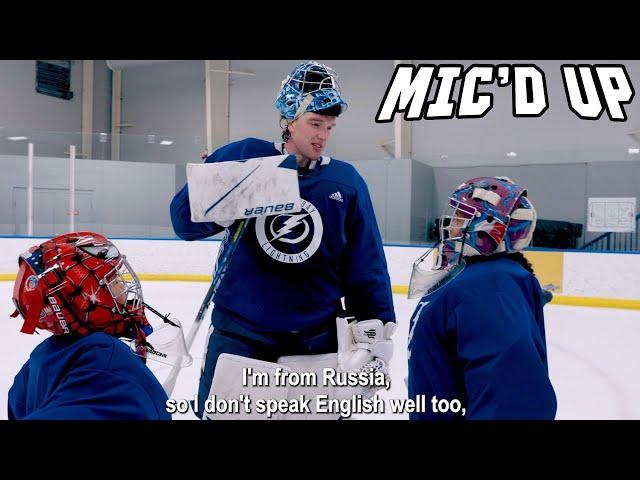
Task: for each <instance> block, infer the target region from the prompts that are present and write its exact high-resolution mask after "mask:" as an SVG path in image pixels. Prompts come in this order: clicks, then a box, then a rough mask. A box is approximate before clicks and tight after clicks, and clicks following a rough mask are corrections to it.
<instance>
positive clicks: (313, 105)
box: [275, 62, 347, 121]
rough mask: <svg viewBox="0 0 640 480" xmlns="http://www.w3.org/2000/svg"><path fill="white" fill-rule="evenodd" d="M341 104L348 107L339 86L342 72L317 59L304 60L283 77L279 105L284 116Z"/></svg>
mask: <svg viewBox="0 0 640 480" xmlns="http://www.w3.org/2000/svg"><path fill="white" fill-rule="evenodd" d="M336 105H339V106H340V113H343V112H344V111H345V110H346V109H347V103H346V102H345V101H344V100H342V95H341V93H340V87H339V86H338V74H337V73H336V72H335V71H334V70H333V69H331V68H329V67H327V66H326V65H323V64H321V63H317V62H305V63H301V64H300V65H298V66H297V67H296V69H295V70H294V71H293V72H292V73H291V74H290V75H288V76H287V78H285V79H284V80H283V81H282V86H281V88H280V92H279V93H278V96H277V98H276V103H275V106H276V108H277V109H278V112H280V115H282V116H283V117H284V118H286V119H287V120H289V121H294V120H296V119H297V118H298V117H300V116H301V115H302V114H304V113H306V112H319V111H321V110H326V109H328V108H331V107H334V106H336Z"/></svg>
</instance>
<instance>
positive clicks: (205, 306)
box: [162, 218, 249, 397]
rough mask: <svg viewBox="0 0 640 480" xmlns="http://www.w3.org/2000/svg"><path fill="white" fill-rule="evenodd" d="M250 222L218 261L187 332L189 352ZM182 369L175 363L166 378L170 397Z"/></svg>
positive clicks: (243, 224)
mask: <svg viewBox="0 0 640 480" xmlns="http://www.w3.org/2000/svg"><path fill="white" fill-rule="evenodd" d="M248 223H249V219H248V218H245V219H243V220H242V221H241V222H240V225H238V228H237V229H236V232H235V233H234V235H233V238H232V239H231V244H230V245H229V247H228V250H227V251H226V252H225V253H224V255H223V257H222V258H220V262H219V263H218V268H216V271H215V274H214V275H213V280H212V281H211V285H209V290H207V294H206V295H205V297H204V300H203V301H202V305H200V310H198V314H197V315H196V319H195V320H194V322H193V325H191V329H190V330H189V333H188V334H187V338H186V340H185V343H186V345H187V352H190V351H191V347H192V345H193V342H194V341H195V339H196V335H197V334H198V331H199V330H200V325H202V320H204V317H205V315H206V314H207V311H208V310H209V305H210V304H211V300H212V299H213V296H214V295H215V294H216V291H217V290H218V286H219V285H220V283H221V281H222V277H224V274H225V272H226V271H227V267H228V266H229V263H230V262H231V257H232V256H233V253H234V252H235V251H236V248H237V246H238V243H240V239H241V238H242V235H243V234H244V231H245V229H246V228H247V224H248ZM180 370H181V367H180V366H179V365H174V366H173V367H172V368H171V372H169V376H168V377H167V378H166V380H165V381H164V383H163V384H162V388H164V391H165V392H166V393H167V396H169V397H171V394H172V393H173V389H174V388H175V386H176V381H177V380H178V375H179V374H180Z"/></svg>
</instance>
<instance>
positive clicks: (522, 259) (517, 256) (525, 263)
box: [464, 252, 535, 275]
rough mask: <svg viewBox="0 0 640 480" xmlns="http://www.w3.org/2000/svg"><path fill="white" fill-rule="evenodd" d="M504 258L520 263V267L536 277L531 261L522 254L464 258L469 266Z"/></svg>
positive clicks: (498, 254) (497, 254) (496, 254)
mask: <svg viewBox="0 0 640 480" xmlns="http://www.w3.org/2000/svg"><path fill="white" fill-rule="evenodd" d="M502 257H507V258H510V259H511V260H515V261H516V262H518V263H519V264H520V265H522V267H523V268H524V269H525V270H526V271H528V272H529V273H532V274H533V275H535V272H534V271H533V266H532V265H531V263H530V262H529V260H527V257H525V256H524V255H523V254H522V252H515V253H504V252H503V253H495V254H493V255H485V256H483V255H474V256H472V257H464V260H465V262H467V264H469V265H470V264H472V263H480V262H488V261H490V260H494V259H496V258H502Z"/></svg>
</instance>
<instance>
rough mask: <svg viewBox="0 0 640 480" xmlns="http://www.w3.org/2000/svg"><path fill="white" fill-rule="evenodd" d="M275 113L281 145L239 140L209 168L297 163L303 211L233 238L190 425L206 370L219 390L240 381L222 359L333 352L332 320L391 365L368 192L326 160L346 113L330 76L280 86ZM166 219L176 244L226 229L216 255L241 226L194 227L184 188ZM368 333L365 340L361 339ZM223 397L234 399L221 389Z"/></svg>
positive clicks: (204, 389)
mask: <svg viewBox="0 0 640 480" xmlns="http://www.w3.org/2000/svg"><path fill="white" fill-rule="evenodd" d="M275 106H276V108H277V110H278V112H279V113H280V116H281V118H280V122H281V126H282V128H283V133H282V141H276V142H271V141H266V140H260V139H256V138H247V139H245V140H241V141H237V142H233V143H230V144H228V145H226V146H223V147H221V148H219V149H217V150H216V151H215V152H213V153H212V154H211V155H210V156H209V157H208V158H207V159H206V160H205V161H206V163H212V162H227V161H234V160H244V159H252V158H260V157H269V156H276V155H283V154H289V155H296V156H297V169H298V181H299V186H300V197H301V202H302V210H301V211H299V212H296V213H286V212H282V213H281V214H277V215H271V216H264V217H260V218H256V219H251V220H250V221H249V223H248V227H247V229H246V233H245V234H244V236H243V237H242V238H241V239H240V240H239V242H238V244H237V247H236V248H237V249H236V250H235V252H234V254H233V257H232V258H231V259H230V262H229V264H228V266H227V270H226V272H225V274H224V277H223V279H222V282H221V284H220V286H219V288H218V290H217V292H216V293H215V296H214V298H213V303H214V310H213V314H212V328H211V329H210V331H209V336H208V339H207V345H206V355H205V359H204V362H203V367H202V372H201V377H200V385H199V391H198V405H197V406H196V407H197V408H196V414H197V415H198V416H202V414H203V404H204V402H205V400H206V399H207V398H210V395H211V394H212V393H215V392H212V382H213V378H214V373H215V375H216V377H217V378H216V382H218V381H220V377H221V376H224V377H225V378H224V379H222V380H223V382H222V383H223V384H224V383H225V382H226V381H227V379H228V380H229V382H232V381H235V380H237V378H236V377H237V372H236V373H229V374H226V373H221V367H220V365H218V358H219V356H220V355H221V354H223V353H227V354H234V355H239V356H241V357H244V358H250V359H256V360H259V361H266V362H276V361H277V359H278V358H280V357H282V356H296V355H302V356H304V355H320V354H326V353H330V352H336V351H337V348H338V344H337V338H336V335H337V334H336V330H337V328H336V317H337V316H345V315H347V314H348V315H350V316H353V317H354V318H357V319H358V320H361V321H360V322H351V323H349V324H348V328H347V329H348V330H349V332H348V335H347V337H348V338H351V339H355V338H364V339H365V340H362V341H360V342H359V348H356V347H355V345H356V342H355V340H354V343H353V344H354V349H353V351H354V352H355V351H356V350H358V349H360V350H363V349H364V350H367V348H366V346H367V345H369V346H371V349H370V350H375V355H374V354H371V355H369V356H367V355H365V356H364V357H362V358H365V357H367V358H368V360H372V358H373V357H376V358H377V361H378V362H381V363H378V364H377V365H378V366H379V365H381V364H382V363H383V364H384V365H386V364H387V363H388V361H389V358H390V356H391V338H390V337H391V334H392V333H393V329H394V327H395V315H394V309H393V300H392V293H391V284H390V279H389V275H388V272H387V264H386V260H385V256H384V251H383V247H382V240H381V237H380V232H379V230H378V226H377V223H376V219H375V216H374V211H373V207H372V204H371V199H370V196H369V192H368V190H367V186H366V184H365V182H364V180H363V179H362V177H361V176H360V175H359V174H358V172H357V171H356V170H355V169H354V168H353V167H352V166H351V165H350V164H348V163H346V162H343V161H340V160H336V159H333V158H330V157H327V156H323V153H324V150H325V148H326V146H327V142H328V140H329V137H330V135H331V133H332V131H333V129H334V128H335V126H336V122H337V118H338V116H339V115H340V114H342V113H343V112H344V111H345V110H346V107H347V104H346V103H345V102H344V100H343V99H342V94H341V91H340V88H339V85H338V77H337V75H336V73H335V72H334V71H333V70H332V69H331V68H329V67H327V66H325V65H322V64H319V63H316V62H305V63H302V64H300V65H299V66H298V67H297V68H296V69H295V70H294V71H293V72H292V73H291V74H290V75H289V76H287V77H286V78H285V80H284V81H283V82H282V85H281V89H280V91H279V93H278V95H277V98H276V102H275ZM171 219H172V222H173V228H174V230H175V232H176V234H177V235H178V236H179V237H180V238H182V239H184V240H198V239H202V238H206V237H209V236H212V235H215V234H217V233H219V232H221V231H222V230H224V229H225V228H228V234H227V235H226V236H225V238H224V240H223V242H222V245H221V252H222V253H221V255H224V252H225V250H226V249H228V248H231V246H230V244H231V240H230V239H231V238H232V236H233V234H234V233H235V232H236V231H237V229H238V224H239V222H238V221H236V222H231V221H230V222H228V223H226V224H224V225H221V224H217V223H213V222H203V223H195V222H192V221H191V209H190V204H189V191H188V185H185V186H184V188H182V190H180V191H179V192H178V193H177V194H176V195H175V197H174V199H173V201H172V203H171ZM219 258H222V257H219ZM218 267H219V266H218ZM343 297H344V302H345V306H346V311H344V310H343V307H342V303H341V299H342V298H343ZM364 330H367V331H369V332H370V333H369V334H368V335H365V334H364V333H363V332H364ZM347 337H345V338H347ZM378 342H379V346H378V347H375V348H373V346H374V344H377V343H378ZM382 345H386V346H385V347H384V348H382ZM367 351H369V350H367ZM383 351H384V353H383ZM369 353H371V352H370V351H369ZM223 358H224V357H223ZM359 358H360V357H359ZM343 359H344V356H343ZM346 363H349V362H347V361H345V362H343V364H346ZM251 365H253V364H251ZM253 366H254V367H255V365H253ZM216 370H218V371H216ZM232 377H233V378H232ZM234 388H235V387H234ZM224 389H226V391H229V390H231V391H233V392H234V393H238V392H235V390H233V388H231V387H228V386H225V387H224Z"/></svg>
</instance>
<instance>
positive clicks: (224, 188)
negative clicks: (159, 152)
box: [187, 155, 302, 225]
mask: <svg viewBox="0 0 640 480" xmlns="http://www.w3.org/2000/svg"><path fill="white" fill-rule="evenodd" d="M187 184H188V185H189V204H190V206H191V221H192V222H215V223H218V224H221V225H225V224H231V223H232V222H233V221H234V220H239V219H243V218H253V217H262V216H265V215H277V214H279V213H281V214H290V213H296V212H299V211H300V210H301V208H302V207H301V200H300V186H299V184H298V172H297V162H296V156H295V155H277V156H273V157H261V158H251V159H249V160H246V161H228V162H218V163H189V164H187Z"/></svg>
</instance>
